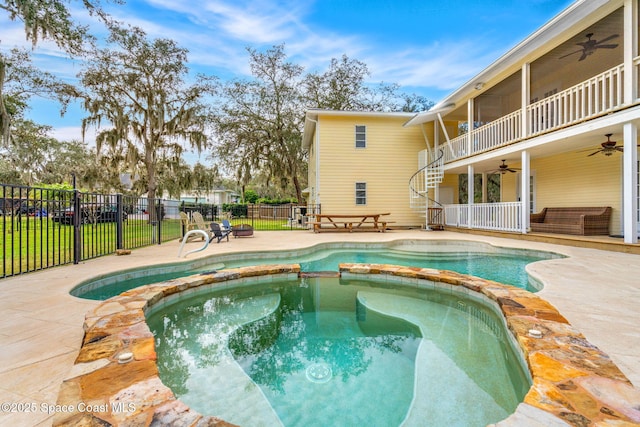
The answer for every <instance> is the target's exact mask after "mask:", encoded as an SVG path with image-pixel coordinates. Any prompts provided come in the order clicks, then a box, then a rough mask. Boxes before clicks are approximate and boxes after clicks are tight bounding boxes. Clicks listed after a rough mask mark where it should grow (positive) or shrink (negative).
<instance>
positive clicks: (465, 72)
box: [0, 0, 573, 139]
mask: <svg viewBox="0 0 640 427" xmlns="http://www.w3.org/2000/svg"><path fill="white" fill-rule="evenodd" d="M77 3H80V2H73V5H72V6H73V7H76V6H77ZM571 3H573V1H572V0H449V1H442V0H439V1H438V0H404V1H399V0H306V1H300V0H280V1H278V0H203V1H198V2H192V1H179V0H128V1H127V2H126V4H124V5H111V4H107V5H106V7H107V9H108V10H109V11H110V13H111V14H112V16H114V17H115V18H117V19H118V20H121V21H124V22H127V23H130V24H132V25H137V26H139V27H141V28H143V29H144V30H145V31H146V32H147V34H148V35H149V36H150V37H154V38H157V37H166V38H171V39H173V40H175V41H176V42H178V44H179V45H180V46H182V47H186V48H187V49H188V50H189V52H190V53H189V64H188V65H189V67H190V68H191V70H192V71H193V72H200V73H206V74H211V75H216V76H218V77H220V78H221V79H223V80H225V79H230V78H235V77H238V78H246V77H248V76H249V67H248V55H247V52H246V47H247V46H249V47H252V48H256V49H258V50H264V49H267V48H270V47H271V46H274V45H277V44H282V43H284V44H285V51H286V53H287V56H288V57H289V59H290V60H291V61H292V62H295V63H298V64H300V65H302V66H304V67H305V69H306V71H323V70H326V68H327V67H328V64H329V62H330V60H331V58H339V57H340V56H342V55H343V54H346V55H347V56H349V58H351V59H358V60H360V61H363V62H364V63H366V64H367V66H368V67H369V70H370V72H371V82H372V83H377V82H380V81H384V82H387V83H398V84H400V85H401V88H402V90H403V91H404V92H413V93H418V94H420V95H424V96H426V97H427V98H428V99H430V100H432V101H434V102H437V101H438V100H440V98H442V97H443V96H445V95H447V94H448V93H450V92H452V91H453V90H454V89H456V88H457V87H458V86H459V85H461V84H462V83H464V82H466V81H467V80H469V79H470V78H472V77H473V76H474V75H475V74H477V73H478V72H479V71H481V70H482V69H483V68H485V67H486V66H488V65H489V64H491V63H492V62H493V61H495V60H496V59H497V58H499V57H500V56H501V55H502V54H504V53H505V52H506V51H507V50H509V49H510V48H512V47H513V46H515V45H516V44H517V43H518V42H520V41H521V40H523V39H524V38H525V37H527V36H528V35H530V34H531V33H533V32H534V31H535V30H537V29H538V28H540V27H541V26H542V25H544V24H545V23H546V22H547V21H549V20H550V19H551V18H553V17H554V16H555V15H557V14H558V13H559V12H561V11H562V10H563V9H565V8H566V7H567V6H569V5H570V4H571ZM196 5H197V6H196ZM74 15H75V16H77V19H78V20H79V21H80V22H86V23H90V22H93V21H90V20H89V18H87V17H86V16H85V15H86V14H85V13H84V12H83V10H81V9H78V10H74ZM92 25H93V26H92V30H93V32H94V33H95V34H97V35H104V29H103V28H101V27H100V26H99V25H95V23H94V24H92ZM16 45H20V46H30V44H29V43H27V42H26V41H25V40H24V31H23V28H22V26H21V25H20V23H12V22H10V21H8V19H7V17H6V15H4V14H1V15H0V49H2V50H3V51H6V50H8V49H9V48H10V47H13V46H16ZM34 55H35V63H36V65H38V66H40V67H42V68H43V69H47V70H49V71H51V72H53V73H55V74H57V75H59V76H60V77H62V78H64V79H67V80H69V81H73V80H74V79H75V76H76V74H77V73H78V72H79V71H80V70H81V64H78V63H72V62H71V61H68V60H65V59H64V58H63V57H62V56H63V55H62V54H61V53H60V52H58V51H57V49H56V48H55V46H54V45H52V44H51V43H41V44H39V45H38V47H37V48H36V50H35V51H34ZM58 112H59V106H58V105H56V104H54V103H51V102H48V101H42V100H35V99H34V102H33V109H32V111H31V112H30V117H31V118H33V119H34V120H36V121H37V122H39V123H44V124H48V125H51V126H53V127H54V129H55V131H54V132H53V134H54V136H56V137H58V138H60V139H80V130H79V129H80V120H81V119H82V117H83V111H82V110H81V109H80V108H79V106H77V105H74V106H72V107H71V108H70V109H69V111H68V113H67V114H66V115H65V117H63V118H60V115H59V113H58ZM88 138H90V136H89V137H88Z"/></svg>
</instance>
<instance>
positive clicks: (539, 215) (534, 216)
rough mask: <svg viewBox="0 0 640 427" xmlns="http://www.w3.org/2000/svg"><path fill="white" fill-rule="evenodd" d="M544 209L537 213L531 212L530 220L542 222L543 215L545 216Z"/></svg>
mask: <svg viewBox="0 0 640 427" xmlns="http://www.w3.org/2000/svg"><path fill="white" fill-rule="evenodd" d="M545 213H546V212H544V211H542V212H539V213H532V214H531V216H530V221H531V222H544V216H545Z"/></svg>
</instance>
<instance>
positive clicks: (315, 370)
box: [307, 363, 333, 384]
mask: <svg viewBox="0 0 640 427" xmlns="http://www.w3.org/2000/svg"><path fill="white" fill-rule="evenodd" d="M332 376H333V372H331V367H330V366H329V365H327V364H326V363H314V364H313V365H310V366H309V367H308V368H307V379H308V380H309V381H311V382H312V383H316V384H322V383H326V382H329V380H330V379H331V377H332Z"/></svg>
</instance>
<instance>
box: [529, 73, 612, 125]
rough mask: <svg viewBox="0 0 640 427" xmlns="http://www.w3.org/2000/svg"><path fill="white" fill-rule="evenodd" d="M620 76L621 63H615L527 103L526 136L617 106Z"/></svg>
mask: <svg viewBox="0 0 640 427" xmlns="http://www.w3.org/2000/svg"><path fill="white" fill-rule="evenodd" d="M623 77H624V76H623V65H619V66H617V67H614V68H612V69H610V70H607V71H605V72H604V73H602V74H599V75H597V76H595V77H593V78H591V79H589V80H587V81H585V82H582V83H580V84H577V85H575V86H573V87H571V88H569V89H567V90H564V91H562V92H559V93H556V94H554V95H551V96H549V97H547V98H545V99H543V100H541V101H538V102H534V103H533V104H531V105H529V106H528V107H527V115H528V118H529V121H528V122H529V126H530V129H529V135H530V136H535V135H539V134H541V133H544V132H548V131H550V130H553V129H556V128H558V127H563V126H568V125H572V124H575V123H579V122H582V121H584V120H587V119H590V118H592V117H596V116H599V115H601V114H606V113H608V112H611V111H613V110H615V109H617V108H620V107H621V106H622V103H623V95H622V91H623V86H624V84H623Z"/></svg>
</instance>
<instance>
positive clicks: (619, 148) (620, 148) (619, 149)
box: [613, 147, 624, 152]
mask: <svg viewBox="0 0 640 427" xmlns="http://www.w3.org/2000/svg"><path fill="white" fill-rule="evenodd" d="M613 148H614V149H616V150H618V151H620V152H623V151H624V150H623V149H622V147H613Z"/></svg>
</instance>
